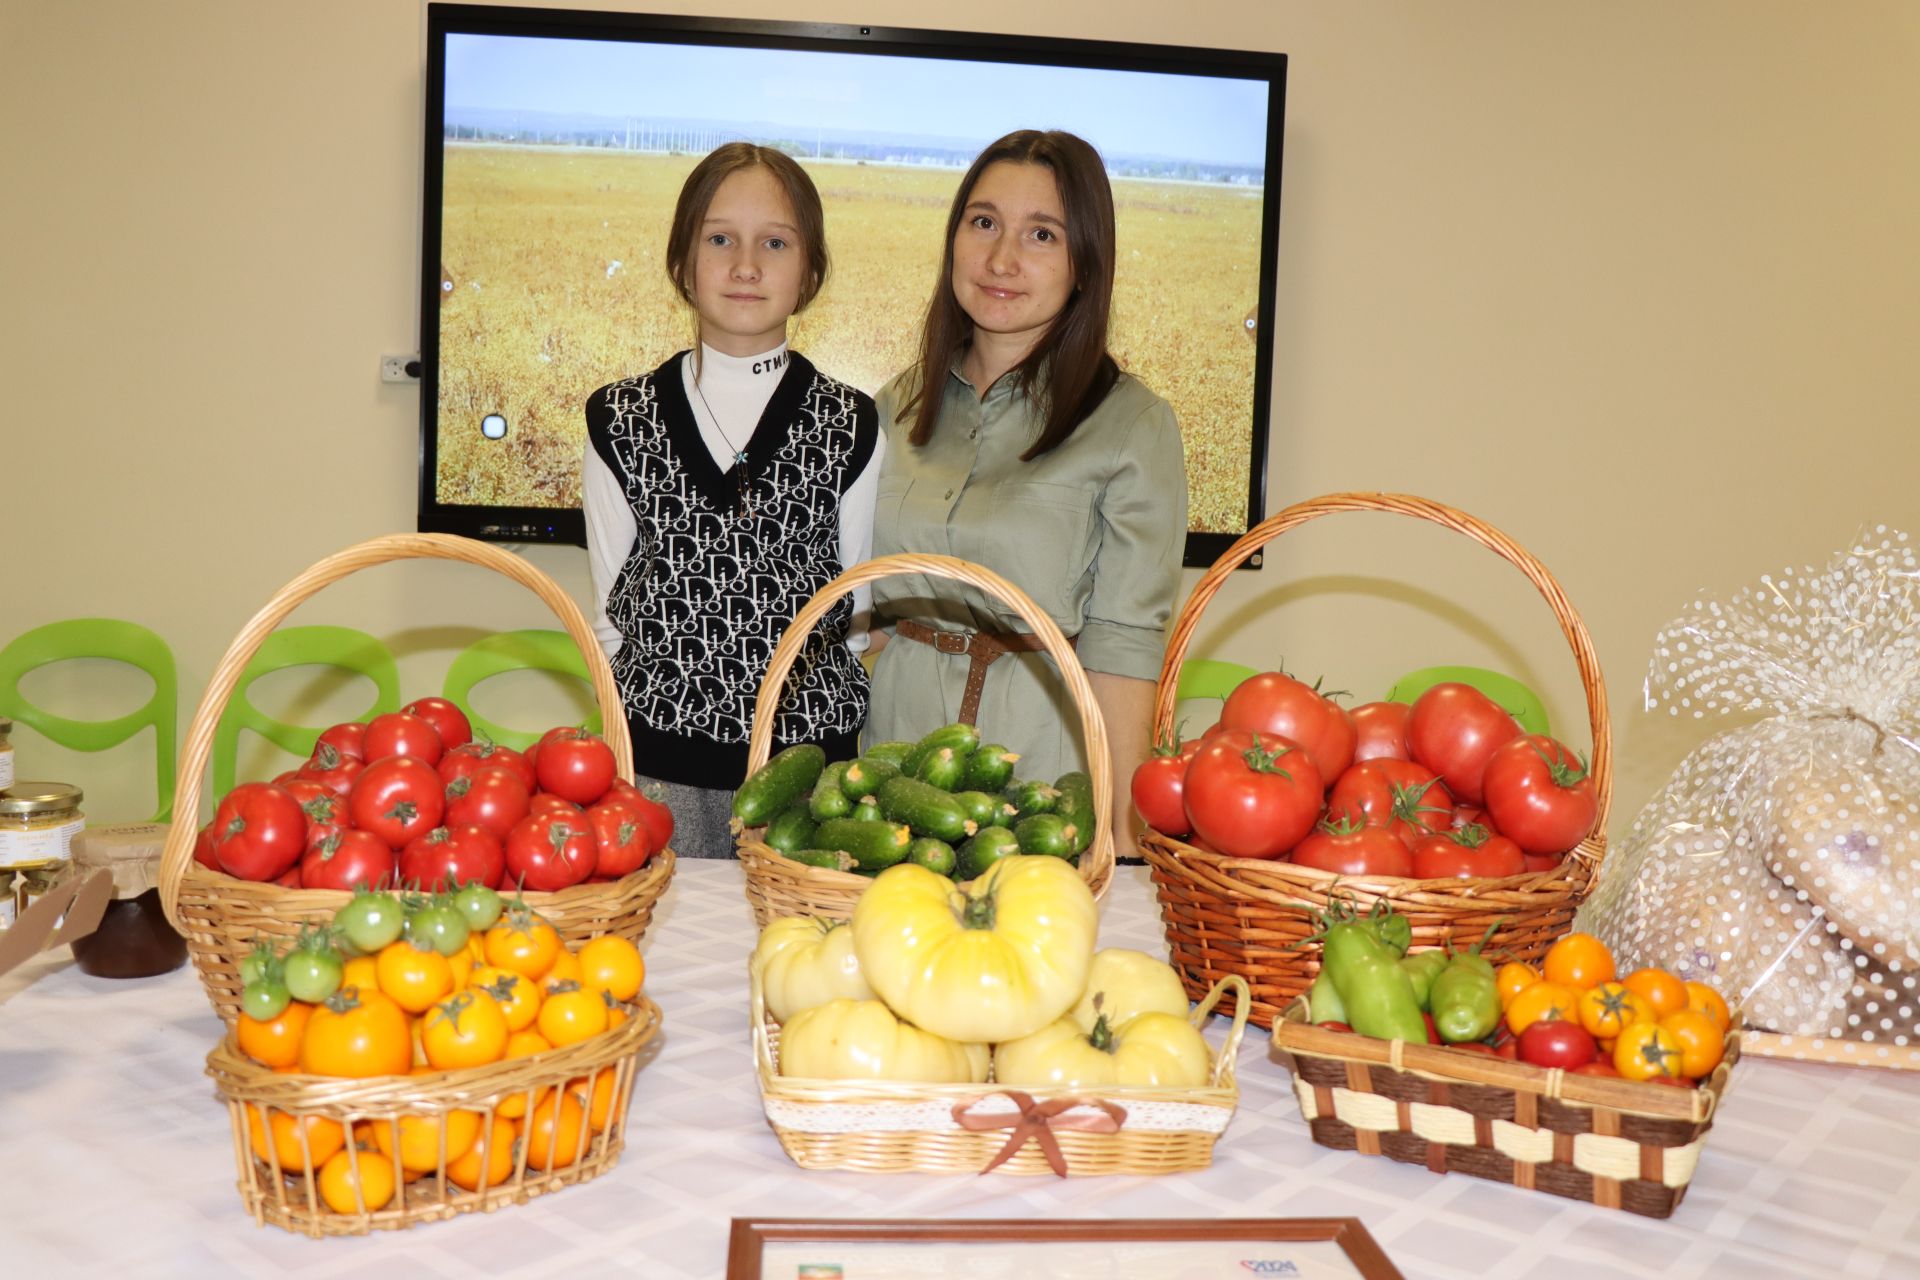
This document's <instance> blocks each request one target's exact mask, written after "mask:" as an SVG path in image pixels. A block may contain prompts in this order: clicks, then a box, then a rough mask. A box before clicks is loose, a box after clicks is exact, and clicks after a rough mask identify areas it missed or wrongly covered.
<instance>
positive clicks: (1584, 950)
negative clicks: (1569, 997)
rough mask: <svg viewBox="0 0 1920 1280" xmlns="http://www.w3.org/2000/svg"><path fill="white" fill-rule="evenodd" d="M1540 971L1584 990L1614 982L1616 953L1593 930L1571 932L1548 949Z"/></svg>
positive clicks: (1552, 978)
mask: <svg viewBox="0 0 1920 1280" xmlns="http://www.w3.org/2000/svg"><path fill="white" fill-rule="evenodd" d="M1540 974H1541V976H1542V977H1544V978H1545V979H1546V980H1547V981H1548V982H1557V983H1559V984H1560V985H1561V986H1563V987H1572V988H1573V989H1574V990H1576V991H1584V990H1585V989H1586V988H1588V987H1597V986H1599V985H1600V984H1601V983H1603V982H1612V981H1613V978H1614V968H1613V952H1611V951H1609V950H1607V944H1606V943H1604V942H1602V941H1600V939H1598V938H1596V937H1594V936H1593V935H1592V934H1590V933H1570V934H1568V935H1567V936H1566V937H1564V938H1562V939H1560V941H1558V942H1556V943H1554V944H1553V945H1552V946H1551V947H1549V948H1547V957H1546V959H1545V960H1543V961H1541V964H1540Z"/></svg>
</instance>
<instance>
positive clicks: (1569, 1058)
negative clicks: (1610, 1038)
mask: <svg viewBox="0 0 1920 1280" xmlns="http://www.w3.org/2000/svg"><path fill="white" fill-rule="evenodd" d="M1519 1043H1520V1061H1522V1062H1531V1063H1532V1064H1533V1065H1534V1066H1536V1067H1561V1068H1563V1069H1565V1070H1568V1071H1571V1070H1572V1069H1574V1068H1575V1067H1581V1066H1585V1065H1586V1064H1587V1063H1589V1062H1592V1061H1593V1060H1594V1058H1595V1057H1596V1056H1597V1055H1598V1054H1599V1052H1600V1048H1599V1046H1598V1045H1596V1044H1595V1043H1594V1041H1593V1034H1592V1033H1591V1032H1589V1031H1588V1030H1587V1029H1586V1028H1585V1027H1583V1026H1581V1025H1580V1024H1579V1023H1577V1022H1568V1021H1566V1020H1565V1019H1562V1018H1543V1019H1542V1020H1540V1021H1539V1022H1536V1023H1533V1024H1532V1025H1531V1026H1529V1027H1528V1028H1527V1029H1526V1030H1525V1031H1522V1032H1521V1033H1520V1042H1519Z"/></svg>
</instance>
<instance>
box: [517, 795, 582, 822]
mask: <svg viewBox="0 0 1920 1280" xmlns="http://www.w3.org/2000/svg"><path fill="white" fill-rule="evenodd" d="M527 812H529V813H531V814H533V815H534V816H535V817H539V816H540V815H541V814H543V813H557V814H560V815H561V816H563V817H571V818H582V817H584V816H585V814H586V812H587V810H586V807H585V806H584V805H577V804H575V803H574V802H573V801H571V800H567V799H564V798H562V797H560V796H556V795H554V794H553V793H552V792H551V791H542V792H541V793H540V794H539V795H536V796H535V797H533V799H532V800H531V801H529V802H528V808H527Z"/></svg>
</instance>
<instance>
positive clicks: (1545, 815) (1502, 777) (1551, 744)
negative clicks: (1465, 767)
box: [1481, 733, 1600, 854]
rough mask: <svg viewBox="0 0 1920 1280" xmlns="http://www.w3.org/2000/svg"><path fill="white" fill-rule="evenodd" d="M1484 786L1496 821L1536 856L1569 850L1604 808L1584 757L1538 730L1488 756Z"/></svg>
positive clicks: (1488, 810) (1513, 838) (1491, 812)
mask: <svg viewBox="0 0 1920 1280" xmlns="http://www.w3.org/2000/svg"><path fill="white" fill-rule="evenodd" d="M1481 785H1482V786H1483V787H1484V788H1485V791H1486V797H1487V812H1488V813H1489V814H1490V815H1492V817H1493V820H1494V822H1495V824H1496V825H1498V826H1499V828H1500V830H1501V831H1503V832H1505V833H1506V834H1507V836H1508V837H1509V838H1510V839H1511V840H1512V841H1513V842H1514V843H1515V844H1517V845H1519V846H1520V847H1521V849H1523V850H1525V851H1526V852H1528V853H1532V854H1548V853H1553V854H1559V853H1565V852H1566V851H1567V850H1569V849H1571V848H1573V847H1574V846H1575V845H1577V844H1579V843H1580V842H1581V841H1582V840H1584V839H1586V838H1587V836H1588V835H1589V834H1590V833H1591V832H1592V831H1593V820H1594V818H1595V816H1596V815H1598V813H1599V812H1600V801H1599V798H1598V797H1597V796H1596V795H1595V794H1594V790H1593V779H1592V778H1591V777H1589V776H1588V774H1587V764H1586V761H1584V760H1582V759H1581V758H1580V757H1579V756H1577V755H1575V754H1574V753H1573V752H1572V751H1570V750H1568V749H1567V748H1566V746H1565V745H1564V744H1562V743H1559V742H1556V741H1554V740H1553V739H1552V738H1549V737H1545V736H1544V735H1541V734H1537V733H1535V734H1527V735H1525V736H1522V737H1518V738H1515V739H1513V740H1512V741H1510V742H1507V743H1503V744H1502V745H1501V746H1500V747H1499V748H1498V749H1497V750H1496V751H1494V753H1493V754H1492V755H1490V756H1488V757H1487V768H1486V773H1485V775H1484V776H1483V778H1482V782H1481Z"/></svg>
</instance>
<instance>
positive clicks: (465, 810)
mask: <svg viewBox="0 0 1920 1280" xmlns="http://www.w3.org/2000/svg"><path fill="white" fill-rule="evenodd" d="M449 758H451V757H449ZM443 763H444V762H443ZM531 801H532V796H530V795H529V794H528V789H527V783H526V782H525V781H524V780H523V779H522V778H521V777H520V775H519V774H518V773H517V772H515V771H514V770H512V769H509V768H505V767H503V766H500V765H489V766H487V767H486V768H484V769H481V770H479V771H478V772H476V773H473V774H470V775H468V776H467V777H464V778H455V779H454V780H453V781H452V782H449V783H448V784H447V811H446V814H445V815H444V820H445V822H446V824H447V825H448V826H450V827H484V828H486V829H487V830H488V831H490V832H492V833H493V837H494V839H496V840H500V841H502V842H504V841H505V840H506V838H507V833H508V832H509V831H511V830H513V827H514V824H515V823H517V822H519V821H520V819H522V818H524V817H526V816H527V814H528V812H529V811H530V808H529V806H530V804H531Z"/></svg>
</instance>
